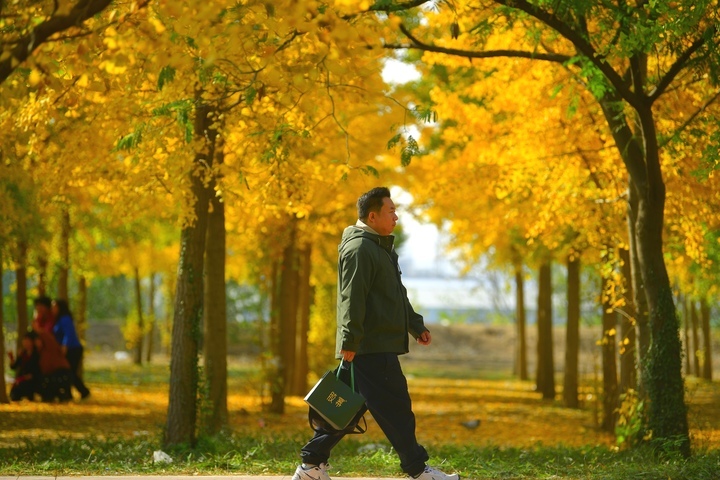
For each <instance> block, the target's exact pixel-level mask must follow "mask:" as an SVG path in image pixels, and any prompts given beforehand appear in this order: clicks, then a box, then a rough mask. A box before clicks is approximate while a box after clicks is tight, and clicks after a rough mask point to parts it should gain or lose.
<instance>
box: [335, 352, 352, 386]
mask: <svg viewBox="0 0 720 480" xmlns="http://www.w3.org/2000/svg"><path fill="white" fill-rule="evenodd" d="M344 361H345V360H343V359H340V367H339V368H338V369H337V373H336V374H335V377H336V378H337V379H338V380H340V370H342V369H343V362H344ZM347 363H349V364H350V388H352V390H353V392H356V391H357V390H355V365H354V364H353V362H347Z"/></svg>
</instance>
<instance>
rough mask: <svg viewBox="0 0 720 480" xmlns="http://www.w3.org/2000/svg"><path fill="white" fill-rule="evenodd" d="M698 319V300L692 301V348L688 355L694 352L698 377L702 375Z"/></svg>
mask: <svg viewBox="0 0 720 480" xmlns="http://www.w3.org/2000/svg"><path fill="white" fill-rule="evenodd" d="M699 324H700V322H699V319H698V311H697V301H695V300H691V301H690V333H691V334H692V350H688V352H687V355H688V356H690V355H691V354H692V360H693V373H694V374H695V376H696V377H699V376H700V372H701V370H700V336H699V334H698V333H699V332H698V329H699V328H700V325H699Z"/></svg>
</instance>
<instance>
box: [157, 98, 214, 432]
mask: <svg viewBox="0 0 720 480" xmlns="http://www.w3.org/2000/svg"><path fill="white" fill-rule="evenodd" d="M195 100H196V106H195V129H194V132H195V138H196V139H204V140H205V142H204V146H203V148H202V149H201V150H200V151H198V152H197V153H196V154H195V160H194V162H193V167H192V170H191V171H190V172H189V175H190V182H191V194H192V198H193V202H192V205H193V213H194V215H193V216H192V217H191V218H194V222H193V223H188V224H187V225H185V227H184V228H183V229H182V232H181V234H180V261H179V262H178V274H177V287H176V291H175V306H174V309H173V310H174V312H175V313H174V318H173V330H172V347H171V348H172V357H171V361H170V394H169V402H168V414H167V425H166V428H165V442H164V443H165V445H166V446H172V445H180V444H186V445H194V444H195V430H196V423H197V396H198V381H199V372H198V345H199V340H200V339H199V337H200V329H201V322H202V310H203V280H202V276H203V271H204V254H205V241H206V235H207V224H208V202H209V200H210V192H209V191H208V189H207V187H206V185H205V182H204V177H205V173H206V169H207V168H208V167H210V166H212V161H213V156H214V152H213V148H214V145H215V137H216V136H217V132H216V131H215V130H214V129H212V128H211V126H212V124H213V121H214V119H213V118H211V109H210V107H208V105H207V104H204V103H203V100H202V92H201V91H198V92H197V93H196V98H195ZM198 141H199V140H198Z"/></svg>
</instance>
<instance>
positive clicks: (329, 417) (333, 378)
mask: <svg viewBox="0 0 720 480" xmlns="http://www.w3.org/2000/svg"><path fill="white" fill-rule="evenodd" d="M342 367H343V361H342V360H341V361H340V366H339V367H338V368H337V370H335V371H332V370H329V371H327V372H325V375H323V377H322V378H321V379H320V380H319V381H318V383H316V384H315V386H314V387H313V388H312V389H311V390H310V392H308V394H307V395H306V396H305V403H307V404H308V405H309V406H310V408H311V409H312V410H313V411H314V413H316V414H317V415H319V416H320V417H321V418H322V419H323V420H324V421H325V422H327V424H328V425H329V426H331V427H332V428H333V429H335V430H338V431H344V430H345V429H347V428H348V426H349V425H350V424H351V422H353V420H355V422H357V420H358V419H357V418H356V417H357V416H358V414H360V416H362V414H361V412H362V413H364V412H365V411H366V410H367V407H366V406H365V399H364V398H363V396H362V395H360V394H359V393H358V392H356V391H355V367H354V365H353V364H352V362H350V385H348V384H346V383H345V382H343V381H342V380H341V379H340V372H341V370H343V368H342ZM311 413H312V412H311ZM311 417H312V415H311ZM311 423H312V422H311ZM353 427H354V426H353Z"/></svg>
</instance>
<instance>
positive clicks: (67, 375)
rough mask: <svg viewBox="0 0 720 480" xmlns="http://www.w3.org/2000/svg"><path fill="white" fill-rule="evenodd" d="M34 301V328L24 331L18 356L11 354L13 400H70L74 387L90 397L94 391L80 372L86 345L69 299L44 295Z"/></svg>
mask: <svg viewBox="0 0 720 480" xmlns="http://www.w3.org/2000/svg"><path fill="white" fill-rule="evenodd" d="M33 303H34V307H35V314H34V316H33V322H32V329H31V330H29V331H28V332H26V333H25V334H24V336H23V338H22V348H21V349H20V351H18V352H17V356H15V355H13V354H12V352H9V353H8V355H9V357H10V366H11V368H12V369H13V370H14V371H15V381H14V382H13V385H12V388H11V390H10V399H11V400H13V401H20V400H22V399H23V398H27V399H28V400H35V398H36V396H38V395H39V396H40V398H41V399H42V401H43V402H52V401H55V400H56V399H57V400H59V401H60V402H67V401H70V400H72V398H73V397H72V392H71V388H72V387H75V389H76V390H77V391H78V392H79V393H80V397H81V398H82V399H85V398H87V397H88V396H89V395H90V390H88V388H87V387H86V386H85V384H84V383H83V381H82V377H81V375H80V366H81V365H82V359H83V346H82V343H81V342H80V339H79V338H78V334H77V330H76V329H75V323H74V321H73V317H72V314H71V313H70V308H69V306H68V303H67V301H65V300H63V299H56V300H52V301H51V300H50V298H48V297H44V296H43V297H38V298H36V299H35V300H34V302H33Z"/></svg>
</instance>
